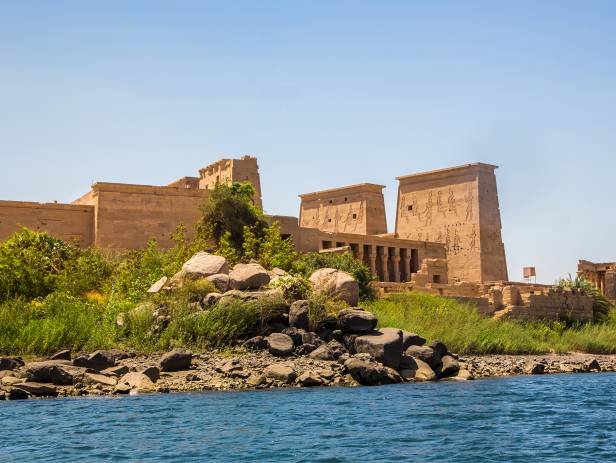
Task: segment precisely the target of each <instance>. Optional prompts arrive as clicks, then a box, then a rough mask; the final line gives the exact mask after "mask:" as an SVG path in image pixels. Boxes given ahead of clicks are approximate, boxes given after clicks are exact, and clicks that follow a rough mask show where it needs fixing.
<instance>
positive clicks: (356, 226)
mask: <svg viewBox="0 0 616 463" xmlns="http://www.w3.org/2000/svg"><path fill="white" fill-rule="evenodd" d="M383 188H385V187H384V186H382V185H374V184H369V183H365V184H361V185H352V186H348V187H342V188H335V189H332V190H325V191H319V192H315V193H307V194H304V195H300V198H301V200H302V203H301V206H300V215H299V224H300V226H301V227H305V228H316V229H318V230H321V231H325V232H330V233H354V234H360V235H380V234H385V233H387V219H386V216H385V200H384V198H383Z"/></svg>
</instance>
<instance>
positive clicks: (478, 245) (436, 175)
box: [396, 164, 507, 282]
mask: <svg viewBox="0 0 616 463" xmlns="http://www.w3.org/2000/svg"><path fill="white" fill-rule="evenodd" d="M495 168H496V167H495V166H490V165H487V164H469V165H466V166H461V167H454V168H450V169H443V170H439V171H433V172H427V173H422V174H416V175H409V176H404V177H398V180H399V182H400V184H399V189H398V205H397V212H396V233H397V234H398V235H399V236H400V237H401V238H406V239H414V240H419V241H424V240H425V241H435V242H438V243H442V244H444V245H445V248H446V249H447V261H448V268H449V277H450V278H451V279H453V280H458V281H476V282H485V281H493V280H507V266H506V259H505V250H504V245H503V242H502V238H501V223H500V210H499V206H498V195H497V191H496V178H495V176H494V169H495Z"/></svg>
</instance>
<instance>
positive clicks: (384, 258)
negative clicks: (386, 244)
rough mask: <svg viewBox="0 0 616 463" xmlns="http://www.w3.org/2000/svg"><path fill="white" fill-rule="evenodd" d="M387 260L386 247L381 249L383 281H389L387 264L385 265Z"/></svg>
mask: <svg viewBox="0 0 616 463" xmlns="http://www.w3.org/2000/svg"><path fill="white" fill-rule="evenodd" d="M388 261H389V252H387V248H384V249H383V254H381V266H382V267H383V281H389V268H388V267H389V266H388V265H387V264H388Z"/></svg>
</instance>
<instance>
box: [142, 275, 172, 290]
mask: <svg viewBox="0 0 616 463" xmlns="http://www.w3.org/2000/svg"><path fill="white" fill-rule="evenodd" d="M168 281H169V278H167V277H162V278H161V279H160V280H158V281H157V282H156V283H154V284H153V285H152V286H150V288H149V289H148V291H147V292H148V294H156V293H159V292H160V291H161V290H162V289H163V288H164V287H165V285H166V284H167V282H168Z"/></svg>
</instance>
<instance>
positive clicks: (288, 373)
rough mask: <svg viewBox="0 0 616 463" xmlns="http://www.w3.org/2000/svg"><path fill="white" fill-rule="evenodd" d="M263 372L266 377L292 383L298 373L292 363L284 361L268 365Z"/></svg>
mask: <svg viewBox="0 0 616 463" xmlns="http://www.w3.org/2000/svg"><path fill="white" fill-rule="evenodd" d="M263 374H264V375H265V377H266V378H269V379H274V380H276V381H281V382H283V383H287V384H289V383H292V382H293V381H295V378H297V374H296V373H295V370H293V367H292V366H291V365H286V364H284V363H275V364H273V365H270V366H268V367H267V368H265V370H263Z"/></svg>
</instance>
